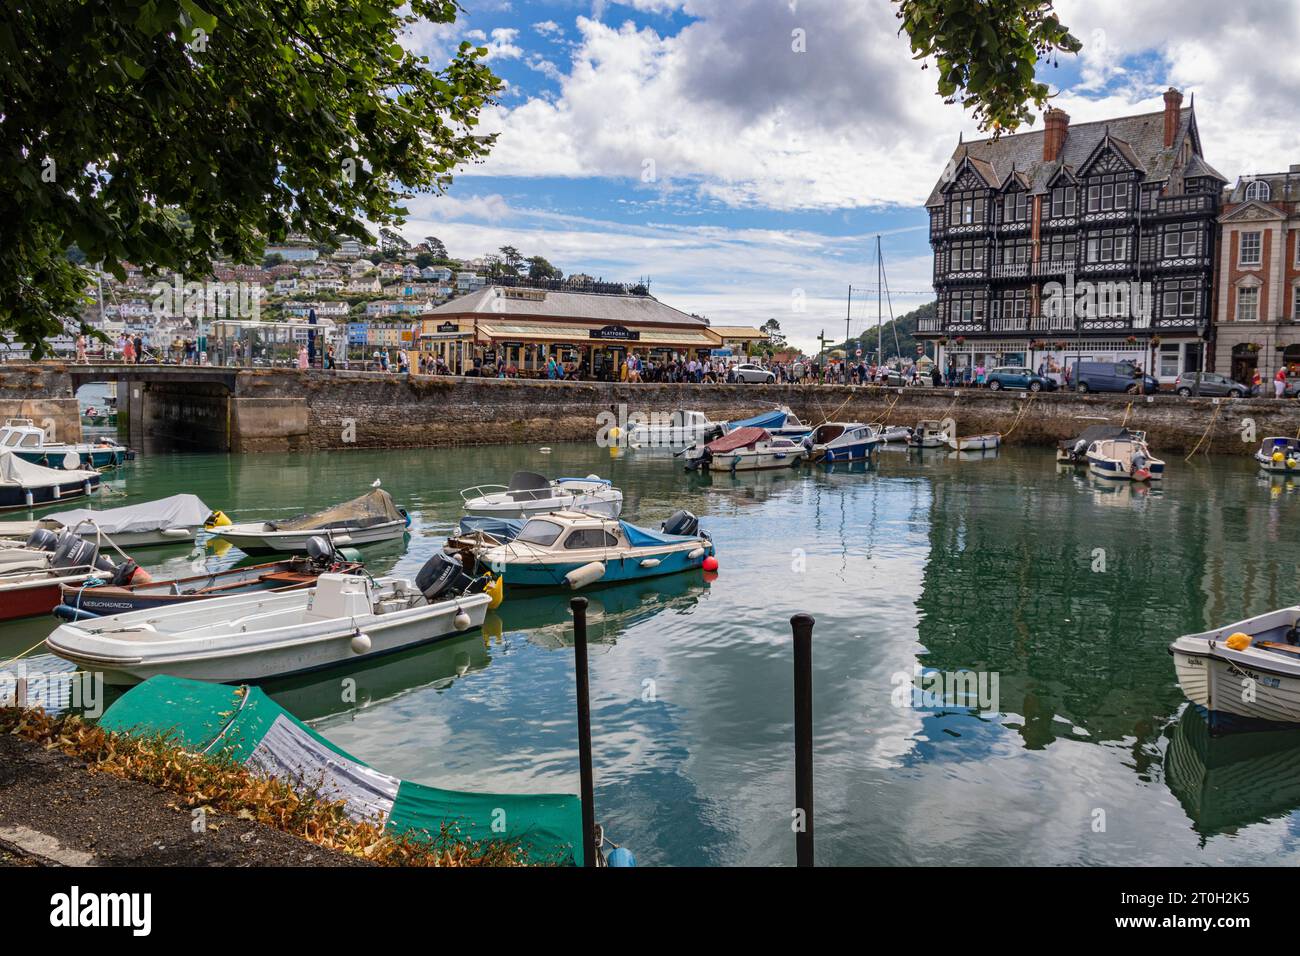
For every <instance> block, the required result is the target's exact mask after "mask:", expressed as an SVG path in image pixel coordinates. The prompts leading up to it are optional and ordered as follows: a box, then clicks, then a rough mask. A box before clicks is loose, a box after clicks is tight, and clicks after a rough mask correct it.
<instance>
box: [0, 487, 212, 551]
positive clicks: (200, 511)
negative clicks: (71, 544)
mask: <svg viewBox="0 0 1300 956" xmlns="http://www.w3.org/2000/svg"><path fill="white" fill-rule="evenodd" d="M60 474H68V472H60ZM210 517H212V509H211V508H209V507H208V506H207V505H205V504H204V503H203V502H202V501H201V500H200V499H199V498H198V496H197V495H172V496H171V497H169V498H159V499H158V500H157V501H146V502H143V503H142V504H138V505H125V506H124V507H121V508H74V509H72V510H71V511H59V512H56V513H54V514H51V515H46V516H45V517H43V518H38V519H37V520H35V521H20V522H11V523H8V524H0V534H4V535H18V534H30V533H31V532H33V531H36V530H38V529H41V530H45V531H52V532H56V533H57V532H61V531H71V532H72V533H74V534H77V535H80V536H81V537H83V538H85V539H86V540H87V541H102V540H103V539H104V538H107V539H108V540H110V541H112V542H113V543H114V544H115V545H117V546H118V547H120V548H142V547H149V546H151V545H161V544H187V543H188V544H192V543H193V542H194V539H195V538H196V537H198V533H199V531H201V530H202V529H203V527H204V526H205V524H206V523H207V522H208V519H209V518H210Z"/></svg>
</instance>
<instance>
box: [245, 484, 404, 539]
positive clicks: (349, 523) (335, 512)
mask: <svg viewBox="0 0 1300 956" xmlns="http://www.w3.org/2000/svg"><path fill="white" fill-rule="evenodd" d="M403 520H405V519H404V518H403V517H402V513H401V512H400V511H398V510H397V505H395V504H393V496H392V495H390V494H389V493H388V492H386V491H384V490H383V489H382V488H374V489H372V490H370V491H368V492H366V493H365V494H364V495H362V496H361V497H360V498H353V499H352V500H351V501H345V502H343V503H342V504H340V505H334V506H333V507H332V508H326V509H325V510H324V511H317V512H316V513H315V514H309V515H298V516H297V517H296V518H286V519H284V520H283V521H268V522H266V530H267V531H325V530H339V529H343V528H370V527H373V526H374V525H377V524H385V523H386V522H389V521H403Z"/></svg>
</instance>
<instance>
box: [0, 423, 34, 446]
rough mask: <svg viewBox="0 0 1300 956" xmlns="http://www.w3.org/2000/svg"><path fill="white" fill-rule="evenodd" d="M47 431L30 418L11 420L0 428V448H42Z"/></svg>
mask: <svg viewBox="0 0 1300 956" xmlns="http://www.w3.org/2000/svg"><path fill="white" fill-rule="evenodd" d="M44 444H45V431H44V430H43V429H41V428H38V427H37V426H36V424H35V423H34V422H32V420H31V419H30V418H11V419H9V420H8V421H7V422H5V424H4V427H3V428H0V448H40V447H42V446H43V445H44Z"/></svg>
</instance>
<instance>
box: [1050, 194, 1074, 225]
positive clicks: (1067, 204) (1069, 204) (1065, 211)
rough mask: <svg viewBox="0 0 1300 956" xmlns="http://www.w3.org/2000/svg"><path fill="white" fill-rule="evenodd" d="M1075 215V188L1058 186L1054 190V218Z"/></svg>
mask: <svg viewBox="0 0 1300 956" xmlns="http://www.w3.org/2000/svg"><path fill="white" fill-rule="evenodd" d="M1073 215H1074V187H1073V186H1057V187H1056V188H1055V189H1053V190H1052V218H1053V219H1059V218H1060V217H1061V216H1073Z"/></svg>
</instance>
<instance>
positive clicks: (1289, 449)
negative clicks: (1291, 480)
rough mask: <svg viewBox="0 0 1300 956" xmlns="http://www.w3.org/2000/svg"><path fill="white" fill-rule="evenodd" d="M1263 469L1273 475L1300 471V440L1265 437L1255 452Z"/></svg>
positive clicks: (1292, 473)
mask: <svg viewBox="0 0 1300 956" xmlns="http://www.w3.org/2000/svg"><path fill="white" fill-rule="evenodd" d="M1255 460H1256V461H1257V462H1259V467H1260V469H1261V470H1263V471H1266V472H1268V473H1269V474H1271V475H1294V474H1297V473H1300V440H1297V439H1295V438H1276V437H1275V438H1265V439H1264V440H1263V441H1262V442H1260V444H1259V450H1258V451H1256V452H1255Z"/></svg>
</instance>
